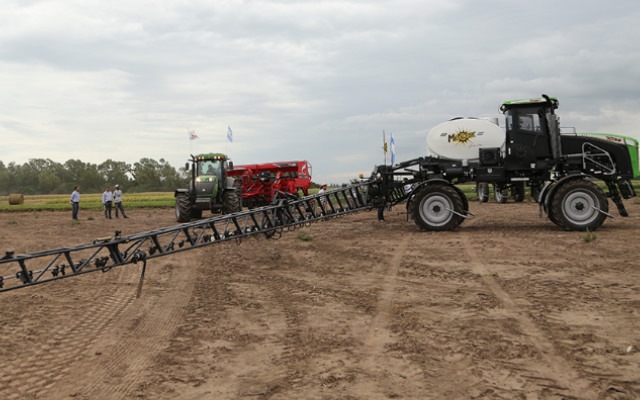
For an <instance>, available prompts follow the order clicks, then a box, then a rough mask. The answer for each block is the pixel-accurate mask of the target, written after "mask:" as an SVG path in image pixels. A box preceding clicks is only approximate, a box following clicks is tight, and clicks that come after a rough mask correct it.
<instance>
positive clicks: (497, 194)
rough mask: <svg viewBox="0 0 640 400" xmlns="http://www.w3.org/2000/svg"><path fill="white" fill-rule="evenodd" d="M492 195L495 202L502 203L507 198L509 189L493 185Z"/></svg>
mask: <svg viewBox="0 0 640 400" xmlns="http://www.w3.org/2000/svg"><path fill="white" fill-rule="evenodd" d="M493 197H494V198H495V199H496V203H500V204H504V203H506V202H507V200H508V199H509V189H501V188H500V186H498V185H493Z"/></svg>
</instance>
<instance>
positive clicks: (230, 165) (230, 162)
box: [229, 161, 233, 169]
mask: <svg viewBox="0 0 640 400" xmlns="http://www.w3.org/2000/svg"><path fill="white" fill-rule="evenodd" d="M229 169H233V161H229Z"/></svg>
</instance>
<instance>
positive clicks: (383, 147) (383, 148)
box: [382, 129, 387, 165]
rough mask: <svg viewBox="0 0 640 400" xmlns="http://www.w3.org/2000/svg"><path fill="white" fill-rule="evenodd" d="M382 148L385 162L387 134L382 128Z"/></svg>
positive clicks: (385, 161)
mask: <svg viewBox="0 0 640 400" xmlns="http://www.w3.org/2000/svg"><path fill="white" fill-rule="evenodd" d="M382 150H383V151H384V163H385V165H386V164H387V136H386V134H385V133H384V129H383V130H382Z"/></svg>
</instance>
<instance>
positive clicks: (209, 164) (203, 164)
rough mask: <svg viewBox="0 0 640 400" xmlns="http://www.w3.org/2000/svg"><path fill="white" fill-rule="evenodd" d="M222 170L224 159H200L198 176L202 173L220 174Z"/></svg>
mask: <svg viewBox="0 0 640 400" xmlns="http://www.w3.org/2000/svg"><path fill="white" fill-rule="evenodd" d="M220 171H222V160H203V161H198V176H201V175H216V176H220Z"/></svg>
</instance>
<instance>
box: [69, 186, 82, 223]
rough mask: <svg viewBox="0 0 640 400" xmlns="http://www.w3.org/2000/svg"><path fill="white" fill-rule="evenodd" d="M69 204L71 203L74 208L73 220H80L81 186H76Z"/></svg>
mask: <svg viewBox="0 0 640 400" xmlns="http://www.w3.org/2000/svg"><path fill="white" fill-rule="evenodd" d="M69 203H71V207H72V211H71V218H72V219H78V209H79V208H80V186H76V187H74V188H73V192H71V198H70V199H69Z"/></svg>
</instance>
